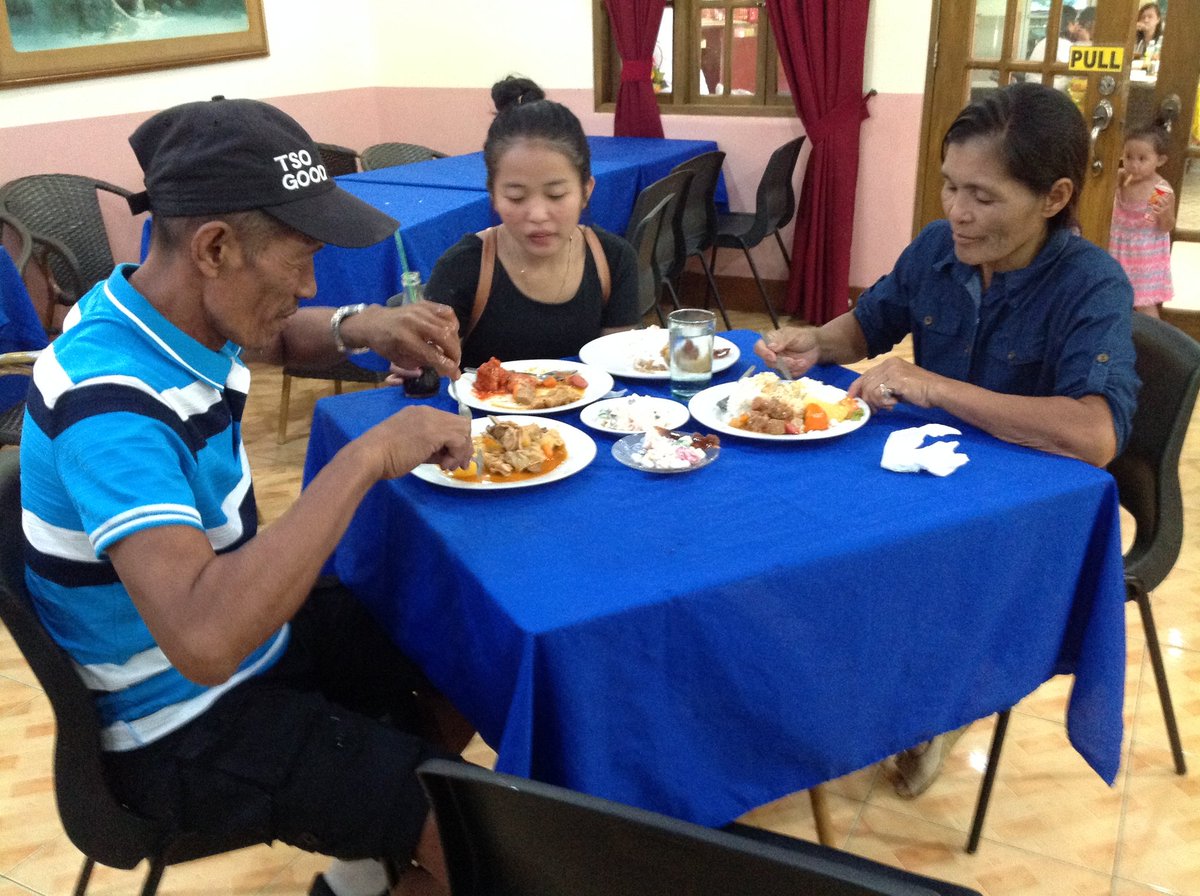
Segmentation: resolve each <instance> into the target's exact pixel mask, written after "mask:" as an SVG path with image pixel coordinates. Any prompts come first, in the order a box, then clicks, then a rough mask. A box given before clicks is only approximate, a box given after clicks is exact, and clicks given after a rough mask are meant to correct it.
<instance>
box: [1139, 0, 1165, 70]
mask: <svg viewBox="0 0 1200 896" xmlns="http://www.w3.org/2000/svg"><path fill="white" fill-rule="evenodd" d="M1162 36H1163V18H1162V9H1161V8H1159V5H1158V4H1157V3H1143V4H1142V5H1141V6H1140V7H1139V8H1138V15H1137V39H1136V40H1135V41H1134V44H1133V58H1134V59H1141V58H1142V57H1143V56H1145V55H1146V50H1147V49H1148V48H1149V46H1150V44H1151V43H1152V42H1153V41H1156V40H1162Z"/></svg>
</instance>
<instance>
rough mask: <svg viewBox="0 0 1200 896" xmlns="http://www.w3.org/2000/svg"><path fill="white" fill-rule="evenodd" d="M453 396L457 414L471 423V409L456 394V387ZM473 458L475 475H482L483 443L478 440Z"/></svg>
mask: <svg viewBox="0 0 1200 896" xmlns="http://www.w3.org/2000/svg"><path fill="white" fill-rule="evenodd" d="M454 397H455V398H457V399H458V416H460V417H462V418H463V419H464V420H466V421H467V423H468V425H469V424H470V423H471V421H472V420H473V419H474V418H473V417H472V416H471V409H470V408H469V407H467V404H466V402H465V401H463V400H462V396H461V395H459V394H458V390H457V389H456V390H455V392H454ZM474 438H475V437H474V436H472V437H471V439H472V441H474ZM474 460H475V475H476V476H483V445H482V444H480V443H479V442H475V457H474Z"/></svg>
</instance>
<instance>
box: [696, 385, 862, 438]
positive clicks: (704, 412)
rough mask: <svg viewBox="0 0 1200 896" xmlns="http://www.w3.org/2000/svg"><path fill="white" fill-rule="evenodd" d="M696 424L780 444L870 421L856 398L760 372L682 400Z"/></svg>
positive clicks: (841, 433) (835, 434)
mask: <svg viewBox="0 0 1200 896" xmlns="http://www.w3.org/2000/svg"><path fill="white" fill-rule="evenodd" d="M688 410H689V411H691V414H692V417H694V418H695V419H696V420H697V422H699V423H702V424H703V425H704V426H707V427H708V428H709V429H714V430H716V431H717V432H722V433H726V434H727V435H733V436H743V437H745V438H748V439H765V440H768V441H781V442H805V441H812V440H816V439H832V438H836V437H838V436H844V435H846V434H847V433H851V432H854V430H856V429H858V428H859V427H861V426H862V425H863V424H865V423H866V422H867V420H869V419H870V418H871V409H870V408H869V407H868V406H867V404H866V402H864V401H863V400H862V399H861V398H850V397H849V396H848V395H847V394H846V390H845V389H839V388H838V387H837V386H831V385H829V384H828V383H822V382H820V381H818V380H814V379H811V378H809V377H800V378H799V379H795V380H785V379H781V378H780V377H779V375H778V374H775V373H771V372H769V371H768V372H766V373H760V374H757V375H756V376H751V377H746V378H745V379H740V380H737V381H736V382H733V383H720V384H719V385H716V386H710V387H709V388H707V389H705V390H703V391H701V392H697V393H696V394H695V395H693V396H692V399H691V401H689V402H688Z"/></svg>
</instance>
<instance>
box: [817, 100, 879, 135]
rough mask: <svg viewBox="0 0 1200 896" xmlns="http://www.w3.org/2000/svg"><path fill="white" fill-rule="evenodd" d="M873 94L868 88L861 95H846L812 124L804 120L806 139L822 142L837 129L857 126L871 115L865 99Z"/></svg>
mask: <svg viewBox="0 0 1200 896" xmlns="http://www.w3.org/2000/svg"><path fill="white" fill-rule="evenodd" d="M874 95H875V91H874V90H869V91H867V93H866V94H864V95H863V96H861V97H848V98H847V99H844V100H842V101H841V102H840V103H838V104H837V105H836V106H834V107H833V108H832V109H830V110H829V111H828V112H826V113H825V114H824V115H822V116H821V117H820V118H818V119H817V120H816V121H814V122H813V123H812V124H809V123H808V122H805V123H804V132H805V133H806V134H808V139H809V140H811V141H812V142H813V143H824V142H825V140H826V139H827V138H829V137H830V136H831V135H832V134H833V133H834V132H835V131H837V130H847V129H849V128H851V127H854V128H857V127H858V126H859V124H861V123H862V122H864V121H866V120H867V119H868V118H869V117H870V116H871V113H870V112H868V111H867V100H869V99H870V98H871V97H873V96H874Z"/></svg>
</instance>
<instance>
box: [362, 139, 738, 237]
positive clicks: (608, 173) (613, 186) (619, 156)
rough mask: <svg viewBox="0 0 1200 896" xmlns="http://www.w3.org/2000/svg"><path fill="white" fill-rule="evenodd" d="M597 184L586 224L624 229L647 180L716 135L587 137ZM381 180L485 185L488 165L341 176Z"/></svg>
mask: <svg viewBox="0 0 1200 896" xmlns="http://www.w3.org/2000/svg"><path fill="white" fill-rule="evenodd" d="M587 139H588V146H589V148H590V149H591V154H592V176H593V177H594V178H595V179H596V188H595V190H594V191H593V192H592V197H591V199H590V201H589V202H588V207H587V208H586V209H585V210H584V223H585V224H597V225H599V226H600V227H603V228H604V229H605V230H609V231H612V232H613V233H620V234H623V233H625V227H626V224H627V223H628V222H629V213H630V212H631V211H632V210H633V203H634V200H636V199H637V195H638V193H639V192H641V190H642V189H643V188H644V187H646V186H647V185H649V184H651V183H653V182H654V181H656V180H658V179H659V178H662V177H665V176H666V175H667V174H668V173H669V172H670V170H671V169H672V168H673V167H674V166H675V165H678V164H679V163H680V162H683V161H685V160H687V159H690V158H693V157H694V156H698V155H700V154H701V153H704V152H709V151H711V150H715V149H716V148H717V144H716V143H715V142H713V141H711V140H660V139H656V138H650V137H588V138H587ZM347 179H350V180H365V181H374V182H377V183H388V184H407V185H409V186H424V187H437V188H439V189H464V190H486V189H487V169H486V167H485V165H484V162H483V153H482V152H473V153H467V154H466V155H461V156H448V157H447V158H444V159H429V160H427V161H424V162H414V163H413V164H411V165H396V166H393V167H389V168H377V169H375V170H374V171H364V172H362V173H360V174H353V175H348V176H347V178H340V179H339V183H342V184H343V185H345V183H346V180H347ZM716 201H717V203H718V205H720V206H724V205H726V204H727V200H726V194H725V182H724V180H723V179H722V180H721V182H720V183H719V185H718V187H717V195H716Z"/></svg>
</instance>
